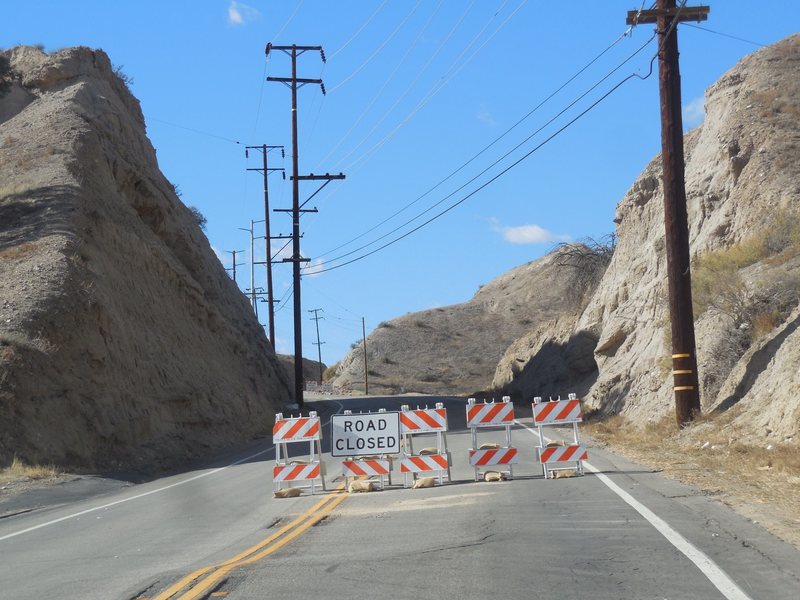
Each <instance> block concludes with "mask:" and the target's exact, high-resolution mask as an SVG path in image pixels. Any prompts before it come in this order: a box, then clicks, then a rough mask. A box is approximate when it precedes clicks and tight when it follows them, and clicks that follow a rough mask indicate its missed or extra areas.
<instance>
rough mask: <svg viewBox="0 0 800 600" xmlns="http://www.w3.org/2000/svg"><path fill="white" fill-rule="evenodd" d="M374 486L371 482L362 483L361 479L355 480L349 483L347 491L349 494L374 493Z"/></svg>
mask: <svg viewBox="0 0 800 600" xmlns="http://www.w3.org/2000/svg"><path fill="white" fill-rule="evenodd" d="M374 489H375V486H374V485H372V482H371V481H364V480H361V479H356V480H355V481H351V482H350V485H349V487H348V488H347V491H348V492H350V493H351V494H361V493H367V492H372V491H374Z"/></svg>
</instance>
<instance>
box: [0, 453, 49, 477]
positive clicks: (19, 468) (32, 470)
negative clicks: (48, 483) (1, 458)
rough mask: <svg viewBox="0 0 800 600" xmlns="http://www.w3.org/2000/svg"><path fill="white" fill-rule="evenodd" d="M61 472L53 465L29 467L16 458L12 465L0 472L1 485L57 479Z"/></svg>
mask: <svg viewBox="0 0 800 600" xmlns="http://www.w3.org/2000/svg"><path fill="white" fill-rule="evenodd" d="M59 474H60V471H59V470H58V469H57V468H56V467H54V466H53V465H27V464H25V463H24V462H22V461H21V460H20V459H19V458H17V457H16V456H15V457H14V460H13V461H11V464H10V465H9V466H8V467H6V468H5V469H3V470H2V471H0V483H8V482H10V481H18V480H39V479H49V478H51V477H57V476H58V475H59Z"/></svg>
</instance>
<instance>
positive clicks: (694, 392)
mask: <svg viewBox="0 0 800 600" xmlns="http://www.w3.org/2000/svg"><path fill="white" fill-rule="evenodd" d="M710 10H711V9H710V8H709V7H708V6H694V7H688V6H685V1H684V2H683V3H682V4H681V6H680V8H678V7H677V6H676V4H675V0H658V3H657V8H656V9H655V10H643V11H630V12H629V13H628V24H629V25H632V24H635V23H657V27H658V83H659V96H660V100H661V161H662V169H663V175H662V180H663V186H664V227H665V232H666V251H667V277H668V282H669V313H670V321H671V325H672V378H673V390H674V395H675V418H676V420H677V422H678V426H679V427H683V426H684V425H686V424H688V423H689V422H691V421H693V420H694V418H695V417H696V416H697V415H699V414H700V390H699V383H698V381H699V379H698V375H697V354H696V347H695V336H694V315H693V312H692V277H691V271H690V267H691V265H690V259H691V255H690V253H689V219H688V213H687V209H686V182H685V178H684V156H683V121H682V118H681V77H680V69H679V66H678V23H680V22H683V21H697V22H700V21H705V20H706V19H707V18H708V13H709V11H710Z"/></svg>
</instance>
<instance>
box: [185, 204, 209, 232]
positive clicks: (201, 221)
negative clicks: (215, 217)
mask: <svg viewBox="0 0 800 600" xmlns="http://www.w3.org/2000/svg"><path fill="white" fill-rule="evenodd" d="M189 210H190V211H191V213H192V214H193V215H194V218H195V219H197V225H198V227H200V229H202V230H203V231H205V230H206V223H208V219H206V216H205V215H204V214H203V213H201V212H200V209H199V208H197V207H196V206H190V207H189Z"/></svg>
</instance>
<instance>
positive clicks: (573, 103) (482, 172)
mask: <svg viewBox="0 0 800 600" xmlns="http://www.w3.org/2000/svg"><path fill="white" fill-rule="evenodd" d="M654 37H655V34H653V36H651V37H650V39H649V40H647V41H646V42H645V43H644V44H642V45H641V46H640V47H639V48H638V49H637V50H636V51H635V52H633V53H632V54H631V55H629V56H628V57H627V58H626V59H625V60H623V61H622V62H621V63H620V64H618V65H617V66H616V67H614V69H612V70H611V71H610V72H609V73H607V74H606V75H604V76H603V77H602V78H600V79H599V80H598V81H597V82H596V83H595V84H594V85H592V86H591V87H590V88H589V89H587V90H586V91H585V92H584V93H583V94H581V95H580V96H578V97H577V98H576V99H575V100H573V101H572V102H570V103H569V104H568V105H567V106H566V107H565V108H563V109H562V110H561V111H559V112H558V113H556V115H555V116H553V117H552V118H551V119H550V120H548V121H547V122H546V123H544V125H542V126H540V127H539V128H538V129H536V130H535V131H534V132H533V133H531V134H530V135H529V136H528V137H526V138H525V139H524V140H522V141H521V142H520V143H518V144H517V145H516V146H514V147H513V148H512V149H511V150H509V151H508V152H506V153H505V154H504V155H503V156H501V157H500V158H498V159H497V160H495V161H494V162H493V163H491V164H490V165H489V166H488V167H486V168H484V169H483V170H482V171H480V172H479V173H478V174H477V175H475V176H474V177H472V178H471V179H469V180H468V181H467V182H466V183H464V184H462V185H461V186H459V187H458V188H456V189H455V190H454V191H452V192H451V193H449V194H448V195H446V196H444V197H443V198H441V199H440V200H438V201H437V202H435V203H434V204H433V205H431V206H429V207H428V208H426V209H425V210H424V211H422V212H421V213H419V214H417V215H416V216H414V217H412V218H411V219H409V220H407V221H405V222H404V223H402V224H401V225H398V226H397V227H395V228H394V229H392V230H391V231H389V232H387V233H385V234H383V235H381V236H379V237H377V238H376V239H374V240H372V241H371V242H369V243H367V244H364V245H362V246H359V247H358V248H356V249H355V250H351V251H350V252H346V253H344V254H341V255H339V256H336V257H334V258H332V259H330V260H328V261H326V262H329V263H330V262H333V261H337V260H341V259H342V258H345V257H347V256H351V255H353V254H355V253H357V252H360V251H361V250H364V249H366V248H368V247H369V246H372V245H374V244H376V243H378V242H379V241H381V240H383V239H385V238H387V237H389V236H391V235H392V234H394V233H397V232H398V231H399V230H401V229H402V228H403V227H405V226H407V225H409V224H411V223H413V222H414V221H416V220H417V219H419V218H421V217H422V216H423V215H425V214H427V213H429V212H430V211H431V210H433V209H434V208H436V207H437V206H439V205H440V204H442V203H443V202H444V201H445V200H447V199H449V198H452V197H453V196H455V195H456V194H457V193H458V192H460V191H461V190H463V189H464V188H466V187H467V186H468V185H470V184H471V183H473V182H474V181H476V180H477V179H478V178H479V177H481V176H482V175H484V174H486V173H487V172H488V171H489V170H491V169H492V168H494V167H495V166H497V165H498V164H499V163H500V162H502V161H503V160H505V159H506V158H507V157H508V156H510V155H511V154H513V153H514V152H516V151H517V150H518V149H519V148H521V147H522V146H523V145H524V144H526V143H527V142H529V141H530V140H531V139H532V138H533V137H535V136H536V135H538V134H539V133H541V132H542V131H543V130H544V129H545V128H546V127H548V126H549V125H551V124H552V123H553V122H555V121H556V120H557V119H558V118H559V117H560V116H562V115H563V114H564V113H566V112H567V111H568V110H569V109H571V108H572V107H573V106H575V105H576V104H577V103H578V102H580V101H581V100H582V99H584V98H585V97H586V96H587V95H589V94H590V93H591V92H592V91H594V90H595V89H597V88H598V87H599V86H600V85H601V84H602V83H603V82H604V81H606V80H607V79H608V78H609V77H611V76H612V75H613V74H614V73H616V72H617V71H618V70H619V69H621V68H622V67H623V66H624V65H625V64H626V63H628V62H629V61H630V60H632V59H633V58H634V57H635V56H636V55H637V54H638V53H639V52H641V51H642V50H643V49H644V48H646V47H647V46H648V45H649V44H650V42H652V41H653V39H654ZM651 69H652V62H651ZM426 193H427V192H426ZM414 231H416V230H414ZM345 264H349V262H348V263H345ZM320 272H321V271H320ZM315 273H316V272H315Z"/></svg>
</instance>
